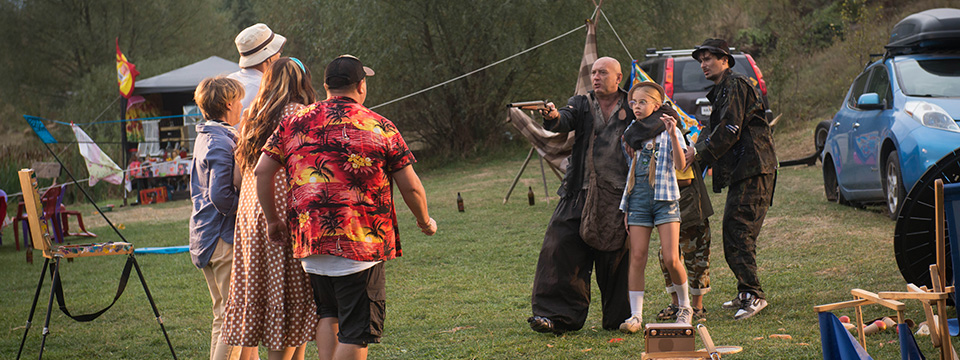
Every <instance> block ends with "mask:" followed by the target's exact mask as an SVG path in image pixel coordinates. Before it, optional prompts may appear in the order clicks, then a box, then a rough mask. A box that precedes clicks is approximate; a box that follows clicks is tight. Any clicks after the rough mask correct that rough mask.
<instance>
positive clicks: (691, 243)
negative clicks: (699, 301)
mask: <svg viewBox="0 0 960 360" xmlns="http://www.w3.org/2000/svg"><path fill="white" fill-rule="evenodd" d="M659 256H660V271H661V272H663V280H664V284H665V286H666V287H667V292H669V293H674V292H676V290H674V289H673V280H671V279H670V273H669V272H668V271H667V268H666V267H665V266H664V265H663V251H660V252H659ZM680 258H681V259H682V260H683V265H684V267H685V268H686V269H687V284H688V286H689V287H690V295H704V294H706V293H707V292H709V291H710V220H709V219H704V220H703V224H700V225H693V226H687V227H685V228H682V229H680Z"/></svg>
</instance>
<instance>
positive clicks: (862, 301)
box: [813, 289, 907, 358]
mask: <svg viewBox="0 0 960 360" xmlns="http://www.w3.org/2000/svg"><path fill="white" fill-rule="evenodd" d="M850 294H851V295H853V297H854V299H853V300H848V301H842V302H836V303H831V304H823V305H817V306H814V307H813V310H814V311H816V312H817V313H818V314H819V313H824V312H832V311H834V310H839V309H845V308H851V307H852V308H854V309H855V312H856V319H855V320H856V323H854V325H855V326H856V328H857V335H858V338H859V340H860V342H859V344H858V345H859V346H860V348H861V349H863V350H864V351H866V348H867V339H866V336H865V334H864V330H863V328H864V323H863V309H862V307H863V305H871V304H875V305H880V306H883V307H886V308H888V309H890V310H893V311H896V312H897V323H898V324H900V323H903V322H904V315H903V312H904V310H906V308H907V307H906V305H904V304H903V303H902V302H899V301H896V300H889V299H883V298H881V297H880V296H878V295H877V294H875V293H872V292H870V291H867V290H863V289H852V290H850ZM821 326H822V325H821ZM824 351H825V352H826V351H827V350H826V346H824ZM826 357H827V354H826V353H824V358H826Z"/></svg>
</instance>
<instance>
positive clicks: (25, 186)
mask: <svg viewBox="0 0 960 360" xmlns="http://www.w3.org/2000/svg"><path fill="white" fill-rule="evenodd" d="M19 176H20V187H21V189H22V190H23V199H24V210H25V213H26V217H27V222H28V224H29V227H30V237H31V239H32V241H33V247H34V248H35V249H37V250H40V251H41V252H42V253H43V257H44V262H43V270H41V271H40V280H39V282H38V284H37V290H36V292H35V293H34V296H33V304H32V305H31V306H30V313H29V315H28V317H27V325H26V327H25V329H24V331H23V338H22V339H21V341H20V349H19V350H18V351H17V359H20V355H21V354H22V352H23V345H24V344H25V343H26V340H27V333H28V332H29V331H30V325H31V322H32V321H33V315H34V312H35V310H36V307H37V301H38V300H39V298H40V289H41V288H42V287H43V278H44V276H45V275H46V273H47V269H49V270H50V275H51V277H52V278H53V283H52V286H51V289H50V299H49V301H48V303H47V314H46V318H45V319H44V324H43V338H42V340H41V341H40V355H39V358H41V359H42V358H43V349H44V346H45V345H46V341H47V335H48V334H49V333H50V317H51V315H52V312H53V301H54V298H56V300H57V303H58V305H59V307H60V310H61V311H62V312H63V313H64V314H66V315H67V316H68V317H70V318H72V319H74V320H77V321H81V322H86V321H92V320H94V319H96V318H97V317H99V316H100V315H102V314H103V313H104V312H106V311H107V310H108V309H110V307H112V306H113V304H115V303H116V302H117V299H119V298H120V295H121V294H123V290H124V289H125V287H126V283H127V279H128V277H129V276H130V271H131V269H136V270H137V275H138V276H139V278H140V284H141V285H143V290H144V292H146V295H147V299H148V300H149V301H150V306H151V307H152V308H153V313H154V315H155V316H156V319H157V322H158V323H159V324H160V329H161V330H162V331H163V336H164V338H166V340H167V346H169V348H170V353H171V354H173V358H174V359H176V358H177V355H176V353H174V351H173V345H172V344H171V343H170V337H169V336H168V335H167V330H166V329H165V328H164V326H163V321H162V319H161V318H160V312H159V311H158V310H157V306H156V303H154V301H153V296H152V295H151V294H150V289H149V288H148V287H147V282H146V280H145V279H144V277H143V272H142V271H141V270H140V265H139V264H137V260H136V258H135V257H134V255H133V245H132V244H130V243H127V242H107V243H99V244H86V245H63V246H56V247H54V246H53V245H52V244H51V241H50V238H51V235H50V231H48V229H49V228H50V227H51V226H55V225H56V224H57V223H58V222H59V221H61V219H60V218H52V219H47V218H45V217H44V216H43V215H42V214H43V205H42V202H41V198H40V193H39V192H38V191H37V178H36V176H35V174H34V172H33V170H31V169H24V170H20V172H19ZM108 221H109V220H108ZM25 231H26V229H25ZM104 255H127V263H126V265H125V266H124V269H123V273H122V275H121V277H120V285H119V286H118V288H117V292H116V295H115V296H114V298H113V302H112V303H111V304H110V305H108V306H107V307H106V308H104V309H103V310H100V311H98V312H95V313H92V314H85V315H72V314H70V312H69V310H67V307H66V305H65V302H64V296H63V290H62V284H61V283H60V260H61V259H73V258H78V257H88V256H104ZM50 260H53V261H54V263H53V264H52V265H51V264H50Z"/></svg>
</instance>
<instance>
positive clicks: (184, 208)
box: [71, 201, 192, 229]
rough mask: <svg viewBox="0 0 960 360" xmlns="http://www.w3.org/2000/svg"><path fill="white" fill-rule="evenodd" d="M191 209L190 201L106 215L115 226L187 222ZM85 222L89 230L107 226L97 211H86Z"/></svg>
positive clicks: (126, 209)
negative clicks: (140, 223) (139, 223)
mask: <svg viewBox="0 0 960 360" xmlns="http://www.w3.org/2000/svg"><path fill="white" fill-rule="evenodd" d="M191 207H192V203H191V202H190V201H177V202H174V203H169V204H161V205H140V206H128V207H125V208H123V209H117V210H114V211H111V212H106V213H105V214H106V215H107V217H108V218H110V221H111V222H113V224H114V225H117V224H131V223H138V222H152V223H158V222H172V221H179V220H183V221H186V220H188V219H190V210H191ZM73 221H74V220H72V219H71V223H73ZM83 222H84V224H85V225H86V227H87V228H88V229H90V228H95V227H99V226H107V222H106V221H105V220H103V218H102V217H100V215H99V214H97V212H96V210H89V211H84V212H83ZM186 224H187V223H186V222H184V226H186Z"/></svg>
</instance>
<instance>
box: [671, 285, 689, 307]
mask: <svg viewBox="0 0 960 360" xmlns="http://www.w3.org/2000/svg"><path fill="white" fill-rule="evenodd" d="M673 288H674V289H675V290H677V303H678V304H677V305H678V306H679V307H682V308H683V307H690V289H689V288H688V287H687V282H686V281H684V282H683V284H673Z"/></svg>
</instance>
